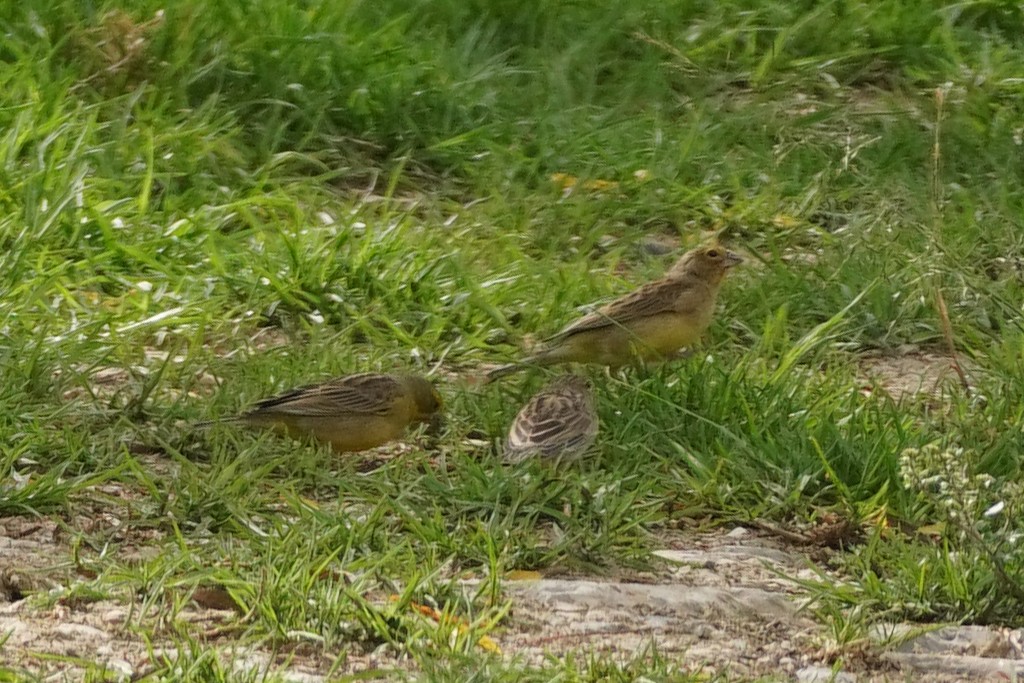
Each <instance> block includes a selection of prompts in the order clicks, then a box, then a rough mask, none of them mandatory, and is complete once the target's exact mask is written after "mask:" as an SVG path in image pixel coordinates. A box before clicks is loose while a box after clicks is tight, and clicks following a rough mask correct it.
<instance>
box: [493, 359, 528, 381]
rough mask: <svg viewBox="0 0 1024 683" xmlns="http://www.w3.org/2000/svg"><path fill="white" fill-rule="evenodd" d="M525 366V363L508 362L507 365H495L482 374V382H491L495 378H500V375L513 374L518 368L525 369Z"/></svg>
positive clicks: (526, 365)
mask: <svg viewBox="0 0 1024 683" xmlns="http://www.w3.org/2000/svg"><path fill="white" fill-rule="evenodd" d="M527 367H528V364H527V363H508V364H507V365H502V366H499V367H496V368H494V369H493V370H491V371H489V372H488V373H487V374H486V375H485V376H484V384H490V383H491V382H493V381H494V380H496V379H501V378H502V377H505V376H506V375H512V374H515V373H517V372H519V371H520V370H524V369H526V368H527Z"/></svg>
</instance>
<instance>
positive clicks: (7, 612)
mask: <svg viewBox="0 0 1024 683" xmlns="http://www.w3.org/2000/svg"><path fill="white" fill-rule="evenodd" d="M103 494H104V498H105V499H106V500H108V501H109V500H112V499H116V498H117V497H119V496H121V495H128V494H124V493H122V492H120V491H119V490H108V491H104V492H103ZM93 516H94V517H97V519H94V520H93V521H92V522H91V523H92V524H93V525H94V526H93V527H91V528H92V529H93V533H99V534H100V535H101V536H104V537H107V536H106V534H110V536H109V537H110V538H115V537H117V538H120V536H119V534H120V533H121V532H120V531H119V529H118V524H117V523H116V519H115V518H114V517H110V518H109V519H107V518H104V517H103V516H102V515H93ZM88 523H89V520H87V519H85V518H75V519H74V520H71V521H70V522H69V523H68V524H61V523H58V522H55V521H52V520H46V519H38V518H33V517H11V518H6V519H3V520H0V634H4V635H5V636H6V641H5V642H4V644H3V645H2V646H0V654H2V657H3V659H4V661H5V662H7V663H8V664H9V665H11V666H16V667H21V668H23V669H26V670H28V671H30V672H32V673H34V674H38V675H44V676H56V677H61V678H70V679H75V678H80V677H81V676H82V675H83V673H84V668H83V667H84V666H85V664H87V663H91V664H94V665H100V666H105V667H106V668H107V670H108V672H110V673H111V674H113V675H115V676H116V677H117V678H120V679H121V680H127V679H129V678H131V677H138V676H140V675H144V674H145V673H146V672H149V671H153V670H155V669H159V668H161V667H162V666H164V665H165V664H166V662H167V661H168V660H170V661H174V660H175V659H176V658H177V657H178V656H179V650H177V649H176V648H177V647H180V644H179V642H176V641H175V639H174V635H173V634H174V633H175V631H176V630H177V631H180V630H181V629H185V630H186V631H187V632H188V633H189V634H190V635H191V637H192V638H195V639H197V640H198V641H199V642H200V643H202V644H203V647H204V648H212V649H215V650H216V651H217V652H218V654H219V656H220V657H221V660H222V661H223V662H224V663H225V665H226V666H228V667H229V668H232V669H234V670H237V671H248V672H253V671H258V672H278V673H280V674H282V675H283V676H284V677H285V678H286V679H287V680H293V681H303V682H305V683H312V682H318V681H321V680H326V678H327V676H329V675H333V676H338V675H346V674H357V675H360V676H361V677H367V678H366V680H387V679H388V678H389V676H390V674H389V672H392V673H393V672H396V671H409V668H410V667H411V666H414V663H413V661H412V660H411V659H410V658H409V657H407V656H403V655H402V654H401V653H398V652H396V651H395V650H394V649H391V648H383V649H380V650H379V651H375V652H372V653H366V654H364V655H355V656H353V655H352V654H347V655H346V658H345V660H344V661H343V662H341V663H339V662H338V661H335V658H334V656H333V655H332V654H331V653H329V652H325V651H322V650H321V649H318V648H317V647H315V646H313V645H311V646H309V647H305V646H303V644H302V643H299V644H297V646H296V647H295V648H293V649H292V650H291V651H289V652H288V653H287V654H284V655H282V654H281V652H280V651H274V650H271V649H269V648H262V647H260V646H258V645H254V644H252V643H251V642H248V643H247V642H244V640H245V639H244V634H245V630H246V627H245V623H244V616H243V615H240V614H239V612H238V611H237V610H236V609H230V607H231V606H230V605H227V607H228V609H216V608H214V607H217V606H218V605H217V604H216V603H208V604H207V605H206V607H203V606H200V605H198V604H196V603H194V602H193V603H190V604H188V605H186V606H184V607H183V608H181V609H178V610H177V611H175V612H174V613H173V615H172V614H168V613H167V609H166V608H164V609H159V608H149V610H148V611H147V610H146V609H145V608H143V607H142V606H141V604H140V603H139V601H138V599H137V597H135V596H132V595H125V596H122V597H120V598H118V597H117V596H114V597H111V596H109V595H107V596H100V598H98V599H95V598H94V599H89V598H85V599H67V597H66V596H67V594H68V589H69V588H73V587H74V586H75V585H76V584H81V583H83V582H85V581H88V580H89V579H90V578H92V577H90V576H89V575H88V570H87V569H85V570H83V569H82V566H81V561H78V562H76V561H75V560H74V559H73V558H74V557H76V556H79V557H80V556H81V555H82V554H83V553H84V554H85V555H86V558H88V552H89V551H88V549H84V550H83V548H79V551H78V553H77V555H76V554H73V553H72V548H71V546H70V543H69V540H70V539H69V536H70V534H69V533H68V529H69V527H70V528H77V527H74V525H77V524H83V525H86V524H88ZM96 525H99V528H98V529H97V527H96ZM674 533H675V535H673V536H671V537H669V538H666V539H664V548H663V549H662V550H659V551H657V552H656V553H655V556H656V557H657V558H660V561H658V562H656V564H657V567H656V569H655V570H654V571H651V572H644V573H642V574H637V575H635V576H629V575H626V574H623V575H620V576H618V577H616V578H615V579H609V578H607V577H602V578H594V577H573V578H549V577H543V576H540V575H534V574H528V573H527V576H526V577H522V576H520V577H517V578H520V579H522V578H527V579H528V580H512V577H510V578H509V579H508V580H506V581H505V582H504V584H503V590H504V593H505V595H506V596H507V597H508V598H510V599H511V600H512V609H511V611H510V613H509V615H508V616H507V617H506V619H505V620H504V621H503V622H502V624H501V625H500V626H499V627H498V628H497V629H495V630H494V631H493V632H492V633H491V634H490V639H491V641H492V642H493V643H494V645H495V646H496V648H499V649H500V651H501V653H502V654H501V656H502V657H504V658H505V659H506V660H508V661H510V662H511V661H512V660H515V661H518V662H525V663H528V664H534V665H537V666H540V665H543V664H544V663H545V662H546V661H550V660H549V658H550V657H552V656H554V657H563V656H567V655H572V654H584V653H585V655H586V656H588V657H589V656H592V655H595V654H605V655H608V656H610V657H611V658H612V659H613V660H621V661H628V660H631V659H634V658H636V657H642V656H643V655H644V653H645V652H650V651H652V650H651V648H654V650H656V651H657V653H658V655H659V656H660V657H662V658H663V659H664V658H669V660H670V661H672V662H674V663H675V664H676V665H677V666H678V667H679V668H680V669H681V670H684V671H689V672H698V671H699V672H702V673H703V674H704V675H709V674H712V673H716V672H717V673H724V674H727V675H730V676H738V677H740V678H748V677H756V676H771V677H782V678H785V679H792V678H796V679H797V680H831V678H830V676H831V667H832V665H833V663H834V662H835V661H837V660H838V659H842V661H843V663H844V665H846V667H847V672H846V673H844V674H843V675H844V676H847V678H839V679H836V680H846V681H850V680H856V681H861V682H874V681H877V682H879V683H880V682H881V681H889V680H905V679H906V676H907V675H908V673H907V672H909V671H912V670H913V671H922V672H928V673H927V675H928V680H933V681H939V682H940V683H949V682H951V681H959V680H998V679H999V678H998V677H999V676H1004V677H1005V675H1015V672H1016V671H1017V668H1018V664H1020V665H1021V668H1024V660H1020V659H1019V658H1018V655H1019V652H1020V648H1017V649H1014V648H1013V647H1011V644H1012V643H1014V642H1017V641H1018V640H1020V638H1019V635H1020V634H1016V635H1014V634H1012V633H1008V634H1004V633H1002V632H1001V631H1000V630H998V629H991V630H989V629H978V628H977V627H967V629H956V628H952V627H951V628H952V630H949V631H945V632H944V633H943V634H942V635H941V637H939V636H922V637H920V638H917V639H916V640H911V641H910V644H906V643H903V644H894V645H892V646H891V647H890V646H886V647H888V649H887V650H886V651H885V653H883V652H882V646H881V645H879V646H878V648H877V649H868V650H866V651H865V652H864V653H862V654H858V653H853V654H851V652H850V651H848V650H846V649H841V650H837V649H836V648H835V647H834V645H830V643H831V640H830V637H829V635H828V633H829V632H828V629H827V627H826V626H824V625H822V624H821V623H818V622H817V621H816V620H815V619H814V618H813V615H812V612H811V611H810V610H809V609H807V608H808V604H807V600H808V598H807V595H806V593H805V591H804V590H803V589H802V587H801V586H800V583H799V582H800V581H801V580H823V579H824V580H829V579H831V580H835V581H840V580H841V577H838V576H835V575H830V574H829V570H828V569H827V567H825V566H817V567H815V566H812V565H811V563H810V559H809V558H808V555H807V554H806V552H804V549H802V548H798V547H794V546H791V545H788V544H787V542H786V541H785V540H783V539H780V538H779V537H778V536H777V535H776V534H771V533H767V532H765V531H763V530H750V529H745V528H736V529H732V530H728V531H726V530H718V531H712V532H687V531H679V532H674ZM124 540H125V539H122V541H124ZM160 542H161V541H160V539H159V538H154V537H150V536H148V535H147V536H145V537H140V538H133V539H127V542H122V543H119V545H118V547H124V548H129V550H126V551H125V552H130V553H136V554H137V553H140V552H144V551H145V550H146V548H153V547H155V546H156V545H158V544H159V543H160ZM135 545H138V548H134V546H135ZM84 564H85V565H86V566H87V565H88V559H86V560H85V562H84ZM83 571H84V572H86V573H85V574H83ZM476 581H477V582H478V581H479V579H477V580H476ZM475 589H476V586H475V582H474V581H467V585H466V590H467V591H473V590H475ZM33 594H35V597H33ZM47 594H49V595H51V596H52V598H51V599H45V598H46V595H47ZM908 628H910V627H906V626H896V627H894V628H893V629H890V630H889V631H886V632H885V633H884V634H882V635H880V636H879V637H878V638H876V641H878V642H879V643H883V642H885V641H887V640H889V639H890V635H891V633H892V631H899V630H900V629H902V631H901V634H902V635H908ZM143 633H145V634H149V635H148V636H147V637H143V636H142V635H140V634H143ZM910 635H913V634H910ZM240 639H241V640H240ZM1004 641H1005V642H1004ZM979 643H980V644H979ZM183 654H184V655H186V656H187V655H188V653H187V652H185V653H183ZM901 668H902V669H903V670H904V671H903V672H901V671H900V670H901ZM377 673H379V674H380V677H379V679H374V678H372V677H373V676H375V675H376V674H377ZM826 674H827V675H826ZM968 674H969V675H968ZM821 676H825V678H821ZM993 677H994V678H993Z"/></svg>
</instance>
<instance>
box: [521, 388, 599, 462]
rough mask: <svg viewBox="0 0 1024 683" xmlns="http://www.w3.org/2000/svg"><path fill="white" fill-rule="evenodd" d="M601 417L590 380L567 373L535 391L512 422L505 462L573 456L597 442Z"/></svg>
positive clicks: (580, 453)
mask: <svg viewBox="0 0 1024 683" xmlns="http://www.w3.org/2000/svg"><path fill="white" fill-rule="evenodd" d="M597 429H598V419H597V411H596V410H595V409H594V395H593V391H592V387H591V384H590V381H589V380H587V379H586V378H585V377H580V376H579V375H563V376H561V377H559V378H558V379H556V380H554V381H553V382H551V383H550V384H548V385H547V386H545V387H544V388H543V389H541V390H540V391H539V392H537V393H536V394H534V395H533V396H532V397H531V398H530V400H529V401H527V402H526V405H524V406H523V408H522V410H520V411H519V413H518V414H517V415H516V417H515V419H514V420H513V421H512V426H511V427H510V428H509V430H508V439H507V440H506V442H505V452H504V461H505V462H506V463H509V464H515V463H519V462H522V461H523V460H526V459H527V458H529V457H531V456H534V455H539V456H542V457H544V458H558V459H573V458H575V457H578V456H580V455H582V454H583V453H584V452H586V450H587V449H588V448H590V446H591V445H592V444H593V443H594V438H595V437H596V436H597Z"/></svg>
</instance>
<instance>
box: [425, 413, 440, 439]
mask: <svg viewBox="0 0 1024 683" xmlns="http://www.w3.org/2000/svg"><path fill="white" fill-rule="evenodd" d="M424 422H425V423H426V425H427V428H426V430H425V431H426V433H427V434H429V435H430V436H438V435H440V434H441V430H442V429H444V425H445V419H444V416H443V415H441V413H434V414H433V415H431V416H430V417H428V418H427V419H426V420H424Z"/></svg>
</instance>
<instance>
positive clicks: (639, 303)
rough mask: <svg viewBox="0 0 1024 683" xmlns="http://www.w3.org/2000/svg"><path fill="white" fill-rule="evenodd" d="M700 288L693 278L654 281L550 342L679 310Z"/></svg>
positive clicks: (552, 338)
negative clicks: (690, 293)
mask: <svg viewBox="0 0 1024 683" xmlns="http://www.w3.org/2000/svg"><path fill="white" fill-rule="evenodd" d="M700 286H702V285H701V283H700V282H699V281H697V280H694V279H690V278H681V279H677V278H673V279H667V278H666V279H662V280H655V281H654V282H650V283H648V284H646V285H644V286H642V287H640V288H639V289H637V290H636V291H635V292H630V293H629V294H626V295H625V296H621V297H619V298H618V299H616V300H615V301H612V302H611V303H608V304H605V305H604V306H602V307H601V308H599V309H597V310H596V311H594V312H593V313H588V314H587V315H585V316H583V317H582V318H580V319H579V320H577V321H576V322H574V323H571V324H570V325H569V326H568V327H566V328H564V329H563V330H562V331H561V332H559V333H558V334H556V335H554V336H553V337H551V338H550V339H548V340H547V341H548V342H554V341H559V340H562V339H565V338H566V337H571V336H572V335H574V334H579V333H580V332H587V331H589V330H597V329H600V328H602V327H610V326H612V325H625V324H627V323H630V322H632V321H634V320H638V319H640V318H646V317H649V316H652V315H657V314H659V313H665V312H667V311H672V310H676V302H678V301H679V299H680V297H682V296H684V295H685V294H686V293H687V291H688V290H695V289H697V288H699V287H700Z"/></svg>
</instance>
